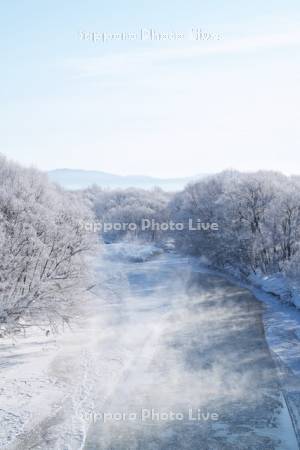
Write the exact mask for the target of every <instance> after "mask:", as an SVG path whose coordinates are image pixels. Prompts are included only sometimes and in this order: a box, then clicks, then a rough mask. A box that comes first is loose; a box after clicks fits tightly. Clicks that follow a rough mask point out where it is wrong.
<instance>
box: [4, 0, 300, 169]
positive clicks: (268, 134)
mask: <svg viewBox="0 0 300 450" xmlns="http://www.w3.org/2000/svg"><path fill="white" fill-rule="evenodd" d="M2 3H3V4H2V5H1V6H0V8H1V18H0V22H1V35H2V36H1V40H0V56H1V62H2V64H1V71H0V81H1V90H0V152H2V153H4V154H6V155H7V156H9V157H10V158H13V159H15V160H18V161H20V162H22V163H24V164H26V165H31V164H33V165H35V166H37V167H40V168H41V169H45V170H47V169H53V168H58V167H70V168H82V169H98V170H103V171H108V172H113V173H120V174H147V175H157V176H180V175H182V176H185V175H191V174H195V173H202V172H205V173H207V172H216V171H219V170H223V169H226V168H237V169H240V170H257V169H272V170H281V171H284V172H286V173H300V151H299V150H300V148H299V146H300V145H299V144H300V127H299V119H300V117H299V116H300V113H299V104H300V56H299V50H300V26H299V25H300V3H299V0H297V1H294V0H287V1H284V2H283V1H282V0H281V1H276V0H268V1H267V2H261V1H257V0H255V1H252V2H249V1H243V0H238V1H232V0H227V1H226V2H225V1H221V0H219V1H213V0H212V1H206V2H204V1H199V0H198V1H194V0H192V1H189V2H188V4H187V3H184V2H182V1H181V2H179V1H174V0H173V1H169V0H167V1H164V2H159V1H147V2H143V1H130V2H129V1H127V2H126V4H125V2H124V1H123V2H121V1H110V2H102V1H95V0H93V1H85V2H83V1H74V0H73V1H56V0H54V1H48V0H44V1H43V2H41V1H39V0H36V1H33V0H25V1H22V2H20V1H17V0H11V1H9V2H2ZM141 29H143V30H145V32H146V31H149V30H150V29H152V30H154V31H155V32H156V33H159V32H160V33H170V32H176V33H183V34H184V38H183V39H181V40H174V39H171V40H169V41H168V42H166V41H163V40H151V39H146V40H143V41H141V40H140V39H136V40H131V41H128V40H117V41H114V42H113V41H111V40H108V41H107V42H104V43H103V42H101V41H97V42H92V41H91V40H89V39H85V40H83V39H81V37H82V35H80V32H99V33H101V32H106V33H122V32H124V33H125V32H130V33H137V34H138V36H139V33H140V30H141ZM192 29H201V30H203V31H204V32H208V33H211V34H212V37H213V38H212V39H210V40H209V41H204V40H200V41H195V40H194V39H193V36H192V34H191V30H192Z"/></svg>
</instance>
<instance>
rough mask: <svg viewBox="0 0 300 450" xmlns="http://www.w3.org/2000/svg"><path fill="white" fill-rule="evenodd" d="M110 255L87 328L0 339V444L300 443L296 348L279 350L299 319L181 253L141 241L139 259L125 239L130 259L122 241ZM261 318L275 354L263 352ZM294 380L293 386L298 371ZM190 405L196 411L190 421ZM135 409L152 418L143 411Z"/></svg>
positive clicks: (55, 449)
mask: <svg viewBox="0 0 300 450" xmlns="http://www.w3.org/2000/svg"><path fill="white" fill-rule="evenodd" d="M120 251H121V254H122V257H120ZM106 252H107V255H106V256H104V258H103V259H101V260H99V263H98V267H97V273H98V274H99V275H98V276H99V285H98V286H96V287H95V289H94V291H93V295H92V297H91V298H90V299H89V300H87V301H86V306H85V315H84V320H82V322H83V325H81V326H80V327H79V326H78V325H76V324H74V326H73V332H70V331H69V332H67V333H66V334H64V335H63V336H61V337H56V338H55V339H54V338H53V337H50V338H46V337H45V335H44V334H43V335H41V336H40V337H39V339H38V340H37V338H36V334H34V335H33V336H28V337H27V338H26V339H25V340H21V339H19V340H18V341H17V342H16V343H15V345H14V346H12V344H11V343H10V342H7V341H5V342H4V341H3V342H1V343H0V352H1V354H0V357H1V359H0V364H1V381H0V392H1V409H0V413H1V422H0V439H1V441H0V442H1V444H0V445H1V446H2V447H3V448H6V449H7V450H10V449H14V450H17V449H19V450H20V449H21V450H26V449H33V448H39V449H45V450H46V449H49V450H50V449H51V450H73V449H74V450H76V449H86V450H97V449H104V450H109V449H111V450H135V449H136V450H137V449H141V450H142V449H143V450H150V449H151V450H168V449H170V450H171V449H172V450H177V449H178V450H179V449H180V450H184V449H192V450H197V449H200V450H206V449H207V450H217V449H228V450H229V449H230V450H231V449H237V450H244V449H257V450H271V449H279V450H295V449H297V448H298V446H297V442H296V437H295V433H294V429H293V423H292V421H291V418H290V414H293V411H291V405H292V400H293V401H294V402H296V400H295V399H294V397H293V398H292V396H291V397H289V395H290V393H291V392H290V391H289V390H287V389H282V382H283V381H286V380H287V378H286V377H288V376H289V375H291V373H290V372H289V370H291V371H292V370H293V369H295V367H298V362H297V353H296V352H295V355H294V360H293V359H292V356H293V355H287V354H286V353H285V351H286V350H285V349H286V348H287V346H288V345H290V343H291V342H292V344H293V345H295V342H294V341H293V339H296V337H295V335H294V333H295V329H296V325H297V324H296V322H292V320H295V318H294V317H293V318H291V319H290V318H289V317H288V316H285V317H284V316H283V315H282V314H287V311H283V310H281V309H280V310H277V311H275V312H274V314H275V313H276V314H277V316H276V314H275V315H272V314H270V315H269V316H268V311H271V309H270V310H265V308H264V307H263V304H262V303H261V302H259V301H257V300H256V299H255V298H254V297H253V295H251V294H250V293H249V291H247V290H245V289H244V288H242V287H236V286H234V285H233V284H231V283H230V282H229V281H226V280H225V279H224V278H222V277H220V276H216V275H213V274H208V273H199V271H197V268H195V267H194V266H193V265H192V264H190V261H188V260H187V259H185V258H180V257H178V256H176V255H172V254H168V255H165V254H164V255H159V254H156V252H150V253H149V258H148V256H147V255H146V254H145V250H141V251H140V252H139V256H140V255H141V254H142V259H141V258H138V261H140V262H134V261H135V260H134V259H132V258H131V253H132V248H131V249H130V250H129V252H128V254H129V257H128V258H127V257H126V250H125V249H124V248H122V249H120V247H116V246H113V245H108V246H106ZM146 253H147V254H148V252H146ZM150 257H151V258H150ZM141 261H144V262H141ZM272 305H273V304H272ZM280 307H281V305H280ZM278 308H279V306H278ZM287 308H288V307H287ZM263 317H264V318H265V321H266V325H267V330H268V332H267V338H268V341H269V342H270V343H272V349H273V350H274V352H276V354H277V355H278V357H279V358H281V360H280V361H277V358H275V362H274V359H273V358H272V356H271V354H270V351H269V348H268V345H267V343H266V339H265V334H264V328H263ZM283 319H286V320H288V323H290V325H291V327H292V328H291V330H292V334H291V336H290V338H289V340H288V341H285V339H286V334H284V333H282V334H283V336H280V335H278V332H279V334H280V330H282V329H283V328H284V327H283V326H282V322H281V321H282V320H283ZM268 320H269V321H270V322H268ZM289 321H290V322H289ZM272 327H273V328H272ZM298 337H299V336H297V339H298ZM274 343H277V344H278V347H277V349H276V345H275V344H274ZM297 350H298V348H297ZM284 354H286V355H287V356H286V358H287V359H286V360H285V359H284V356H283V355H284ZM293 364H295V367H292V366H293ZM279 366H280V371H279V370H278V367H279ZM283 366H284V368H282V367H283ZM285 368H287V369H286V370H285ZM287 372H288V374H287ZM278 373H279V376H278ZM292 379H293V382H294V384H293V386H296V385H297V382H296V381H297V379H298V373H297V372H296V371H295V373H294V374H293V376H292ZM289 383H291V381H289ZM286 386H290V384H288V383H287V384H286ZM152 410H153V413H154V416H153V413H152ZM189 410H190V412H192V418H196V416H197V412H198V410H200V417H198V418H197V420H191V417H189ZM142 412H143V413H144V414H150V417H148V418H145V417H144V420H142V417H141V416H142ZM104 413H105V414H106V419H105V420H104V419H103V414H104ZM119 413H122V414H123V416H122V418H121V419H119V416H118V414H119ZM163 413H164V414H165V415H164V416H163ZM174 413H176V414H177V415H178V416H177V417H178V418H175V419H174V418H173V419H172V418H171V416H172V414H174ZM112 415H113V416H112ZM157 415H158V416H159V417H158V418H159V420H157ZM213 415H214V416H213ZM172 417H173V416H172ZM179 417H180V418H179ZM212 417H214V418H216V417H217V420H214V419H213V418H212ZM17 435H18V436H17ZM16 436H17V437H16ZM9 441H11V443H9Z"/></svg>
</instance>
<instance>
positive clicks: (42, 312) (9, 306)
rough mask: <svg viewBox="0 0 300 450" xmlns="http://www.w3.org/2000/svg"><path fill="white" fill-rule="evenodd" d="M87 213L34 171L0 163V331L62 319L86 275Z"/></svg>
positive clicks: (79, 202) (77, 200)
mask: <svg viewBox="0 0 300 450" xmlns="http://www.w3.org/2000/svg"><path fill="white" fill-rule="evenodd" d="M86 215H88V208H87V206H86V204H85V203H84V201H83V200H82V199H81V198H80V196H79V195H77V194H76V193H68V192H65V191H63V190H62V189H60V188H59V187H57V186H55V185H53V184H50V183H49V182H48V180H47V177H46V176H45V175H44V174H42V173H40V172H39V171H37V170H34V169H24V168H22V167H20V166H19V165H17V164H15V163H11V162H9V161H7V160H6V159H5V158H4V157H1V158H0V327H1V328H2V329H3V328H4V329H8V328H12V329H15V328H18V327H21V326H23V325H24V324H25V323H26V322H27V321H28V320H29V319H30V320H31V321H32V320H33V319H34V322H35V323H38V322H39V321H44V320H48V321H50V322H53V321H54V320H55V318H56V319H57V318H58V317H64V315H65V310H66V308H67V307H68V306H69V305H70V302H71V301H72V300H74V296H75V295H76V292H77V290H78V288H79V286H80V283H81V282H82V280H83V276H84V259H83V256H84V254H85V253H86V252H87V251H88V250H89V248H90V240H89V239H90V237H88V236H87V234H86V233H85V232H84V231H83V230H82V227H81V225H80V220H81V219H82V218H83V217H84V216H86Z"/></svg>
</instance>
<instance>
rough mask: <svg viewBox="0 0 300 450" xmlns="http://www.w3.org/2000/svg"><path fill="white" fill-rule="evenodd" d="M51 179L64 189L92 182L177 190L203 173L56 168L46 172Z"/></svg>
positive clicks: (86, 185)
mask: <svg viewBox="0 0 300 450" xmlns="http://www.w3.org/2000/svg"><path fill="white" fill-rule="evenodd" d="M48 176H49V178H50V180H51V181H53V182H55V183H57V184H59V185H61V186H63V187H64V188H66V189H71V190H77V189H84V188H87V187H89V186H91V185H93V184H96V185H98V186H102V187H105V188H129V187H137V188H142V189H151V188H153V187H155V186H157V187H160V188H162V189H164V190H168V191H177V190H180V189H183V188H184V186H185V185H186V184H187V183H189V182H191V181H194V180H197V179H198V178H202V177H203V175H199V176H195V177H184V178H155V177H149V176H143V175H127V176H123V175H113V174H110V173H106V172H98V171H95V170H73V169H56V170H51V171H49V172H48Z"/></svg>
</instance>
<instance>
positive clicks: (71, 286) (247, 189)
mask: <svg viewBox="0 0 300 450" xmlns="http://www.w3.org/2000/svg"><path fill="white" fill-rule="evenodd" d="M299 188H300V179H299V177H287V176H285V175H282V174H280V173H275V172H266V171H262V172H257V173H240V172H236V171H226V172H222V173H219V174H216V175H211V176H207V177H205V178H203V179H201V180H200V181H197V182H193V183H190V184H188V185H187V186H186V187H185V189H184V190H183V191H181V192H176V193H169V192H164V191H163V190H161V189H159V188H156V189H153V190H142V189H135V188H131V189H124V190H122V189H115V190H112V189H102V188H101V187H99V186H91V187H90V188H88V189H85V190H82V191H65V190H63V189H62V188H61V187H59V186H57V185H55V184H53V183H50V182H49V181H48V179H47V176H46V175H45V174H44V173H42V172H40V171H38V170H36V169H32V168H23V167H21V166H20V165H18V164H16V163H14V162H11V161H8V160H7V159H5V158H4V157H1V160H0V333H1V335H3V334H5V333H10V332H16V331H20V330H22V329H24V328H26V327H27V326H28V325H30V324H31V323H35V324H36V323H40V322H44V321H46V322H49V323H50V324H55V323H56V322H57V321H64V320H68V317H69V313H70V311H71V310H72V305H74V302H78V301H80V298H81V294H82V292H84V290H86V289H88V286H89V282H90V276H91V274H90V265H89V263H88V261H89V257H90V256H92V255H94V254H95V253H97V252H99V251H101V243H103V242H104V243H106V244H109V243H111V242H116V241H122V240H131V241H132V240H136V241H139V242H143V243H152V244H153V245H156V246H158V247H160V248H162V249H165V248H168V249H169V250H170V248H171V249H172V251H175V252H178V253H181V254H185V255H191V256H192V257H196V258H199V260H201V261H202V262H203V263H204V264H206V265H207V266H210V267H213V268H216V269H218V270H221V271H223V272H228V273H231V274H234V275H235V276H238V277H248V278H249V277H251V276H253V275H254V276H260V277H264V276H269V275H272V276H274V275H275V276H277V277H278V276H280V277H283V278H284V279H285V280H287V282H288V283H289V284H290V286H296V287H297V286H298V284H297V280H299V275H300V273H299V272H300V268H299V267H300V266H299V262H300V232H299V222H300V189H299ZM91 221H101V222H110V223H134V224H136V226H135V228H134V230H133V231H130V230H126V229H121V230H115V229H113V230H111V231H108V232H106V233H101V232H99V233H98V232H97V233H91V232H87V231H86V228H85V227H83V226H82V224H83V223H87V222H91ZM145 221H148V222H147V223H150V222H152V221H153V222H155V223H158V224H159V223H165V222H170V221H172V222H174V223H182V224H185V225H187V224H188V223H190V222H191V221H192V223H197V221H201V223H210V224H217V229H216V228H214V229H213V228H212V227H206V228H205V227H204V229H203V228H201V230H197V231H195V230H193V231H191V230H189V229H188V226H185V227H184V229H181V228H179V227H178V229H177V228H176V227H173V229H167V230H164V229H161V228H159V227H146V229H145V227H144V226H142V224H143V223H145Z"/></svg>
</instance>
